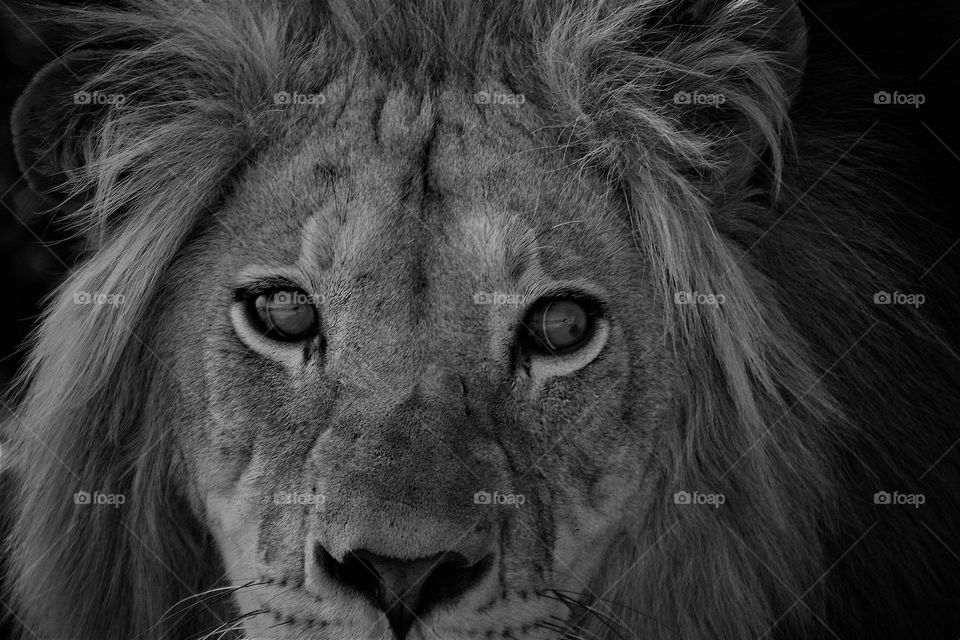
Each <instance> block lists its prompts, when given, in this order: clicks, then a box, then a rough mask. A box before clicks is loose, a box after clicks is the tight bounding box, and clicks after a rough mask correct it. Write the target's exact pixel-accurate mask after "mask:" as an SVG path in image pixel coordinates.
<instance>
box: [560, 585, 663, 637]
mask: <svg viewBox="0 0 960 640" xmlns="http://www.w3.org/2000/svg"><path fill="white" fill-rule="evenodd" d="M550 591H552V592H554V593H556V594H574V595H576V593H577V592H576V591H570V590H566V589H550ZM568 597H570V596H568ZM594 599H595V600H596V601H598V602H603V603H606V604H607V605H610V606H612V607H619V608H622V609H625V610H627V611H630V612H631V613H635V614H637V615H638V616H642V617H644V618H646V619H648V620H650V621H652V622H656V623H657V624H659V625H662V626H664V627H666V628H667V629H671V630H674V631H676V628H675V627H673V626H672V625H669V624H667V623H666V622H664V621H663V620H661V619H659V618H657V617H656V616H653V615H650V614H649V613H646V612H645V611H641V610H640V609H637V608H636V607H631V606H630V605H628V604H624V603H623V602H620V601H619V600H612V599H610V598H601V597H600V596H594ZM581 606H583V605H581Z"/></svg>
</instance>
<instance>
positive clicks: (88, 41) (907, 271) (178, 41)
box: [4, 0, 960, 640]
mask: <svg viewBox="0 0 960 640" xmlns="http://www.w3.org/2000/svg"><path fill="white" fill-rule="evenodd" d="M61 11H62V10H61ZM57 19H58V20H59V21H60V22H61V23H62V24H64V25H70V27H71V28H76V29H77V38H76V41H77V42H79V43H80V45H79V46H78V47H77V48H76V49H75V50H74V51H73V52H72V53H70V54H69V55H68V56H66V57H65V58H64V62H63V67H65V68H66V69H69V71H70V74H69V75H74V74H75V75H74V78H73V86H72V87H71V89H70V90H71V91H72V90H85V91H88V92H94V91H99V92H103V93H110V94H122V95H124V96H126V100H125V102H124V104H123V105H122V106H103V105H95V104H73V103H70V104H68V105H64V104H63V103H64V101H65V100H68V99H69V93H70V92H69V91H68V90H67V89H65V88H64V87H65V86H66V85H61V84H57V83H55V82H53V80H52V79H53V78H55V77H57V78H59V77H61V76H67V74H65V73H64V69H63V68H53V69H49V70H48V71H45V72H44V73H42V74H41V75H40V76H39V77H38V78H37V79H36V80H35V81H34V85H33V86H32V88H31V91H28V95H29V94H31V92H32V93H33V94H35V95H37V94H41V96H42V99H45V100H48V101H56V100H59V101H60V104H61V107H60V108H58V109H56V110H52V109H41V108H39V107H38V106H37V105H38V104H39V103H40V100H41V98H36V99H35V98H30V99H27V98H25V99H23V100H22V101H21V103H20V105H19V106H18V112H17V114H16V115H15V118H14V126H15V136H16V139H17V145H18V153H19V155H20V160H21V163H22V164H24V166H25V167H26V166H33V165H36V166H35V167H34V169H33V170H32V171H31V172H30V173H31V180H32V183H33V185H34V186H35V187H36V188H37V189H39V190H43V191H48V192H50V191H53V192H55V194H56V195H55V197H56V198H58V205H60V208H61V209H62V215H63V216H64V218H65V219H67V220H69V221H71V222H72V223H73V224H75V225H76V226H77V228H78V229H79V230H81V231H82V233H83V234H84V237H85V238H87V242H88V250H87V251H86V252H85V254H84V255H83V257H82V259H81V261H80V262H79V263H78V265H77V266H76V268H75V269H73V270H72V272H71V273H70V275H69V277H68V278H67V279H66V280H65V282H63V284H62V285H61V286H60V287H59V288H58V290H57V291H56V293H55V294H54V295H53V296H52V297H51V299H50V300H49V306H48V309H47V311H46V312H45V314H44V315H43V317H42V321H41V322H40V324H39V327H38V329H37V332H36V334H35V336H34V338H33V341H32V343H31V351H30V356H29V362H28V365H27V366H26V368H25V371H24V372H23V374H22V377H21V384H20V386H19V388H18V390H17V394H18V395H17V398H16V402H17V406H16V408H15V410H14V411H13V417H12V419H11V420H10V423H9V424H8V426H7V431H8V433H9V443H8V446H7V447H5V449H6V451H5V454H6V455H5V457H4V465H5V468H4V473H5V475H6V478H5V483H7V484H8V485H9V487H10V488H11V491H9V492H8V498H7V503H8V504H7V506H6V509H7V511H8V514H9V525H10V526H9V531H8V532H7V539H6V547H5V554H6V561H7V563H8V567H7V569H8V575H7V576H6V580H5V589H6V593H7V595H8V598H5V600H9V602H10V607H9V610H10V611H11V612H12V614H13V616H14V617H15V618H14V619H15V622H16V623H17V624H21V625H22V626H23V629H24V632H23V633H24V637H32V636H30V635H29V633H28V632H27V631H26V630H27V629H33V628H36V629H38V630H42V633H40V635H41V637H71V638H76V639H77V640H80V639H83V640H121V639H124V640H128V639H131V638H187V637H194V636H195V635H197V634H203V633H209V632H211V631H213V630H215V629H217V628H221V629H225V628H226V627H225V626H223V627H222V626H221V625H223V624H224V623H225V622H227V621H230V620H231V619H232V616H234V615H235V614H234V613H233V612H232V610H231V604H230V597H229V595H230V593H231V589H232V588H234V586H231V585H227V584H225V583H224V582H223V578H222V573H223V571H222V567H221V566H220V560H219V558H218V555H217V551H216V546H215V545H214V544H213V541H212V538H211V535H210V533H209V532H207V531H206V530H205V529H204V527H203V526H202V524H201V523H199V522H198V521H197V520H196V519H195V518H194V517H193V516H192V515H191V509H190V505H189V504H188V503H187V501H186V499H185V498H184V497H183V496H182V495H181V493H180V492H179V491H178V490H177V488H176V487H177V482H176V481H175V476H176V474H177V472H178V470H179V469H181V465H180V462H179V454H178V452H177V450H176V447H175V443H174V441H173V439H172V437H171V432H172V429H171V428H170V424H172V423H173V422H174V421H176V419H177V411H176V406H177V404H178V402H182V401H184V400H183V399H182V398H181V397H180V394H181V389H179V388H178V386H177V384H176V381H175V379H174V378H173V377H172V376H171V375H170V371H169V370H168V369H167V368H166V365H165V364H164V361H165V356H166V355H167V354H164V353H156V352H155V351H154V348H153V346H152V344H151V342H152V341H151V335H152V332H151V327H153V326H154V321H155V318H156V317H157V316H158V313H159V310H160V309H162V306H163V304H164V303H163V301H164V298H165V296H171V295H176V287H177V286H178V285H175V284H172V283H169V282H166V281H165V280H164V273H165V271H166V270H167V269H168V267H169V266H170V265H171V263H172V262H173V261H175V260H176V258H177V256H178V254H179V253H180V252H181V251H182V250H184V247H185V246H186V245H187V243H188V242H189V239H190V237H191V235H192V234H193V233H194V232H195V231H196V230H197V229H198V228H199V227H200V226H201V225H204V224H216V215H217V214H216V211H217V206H218V203H219V202H220V201H222V199H223V198H224V197H225V195H226V194H227V193H229V192H230V190H231V189H232V188H233V185H234V184H235V183H236V181H237V180H242V179H243V169H244V167H245V166H246V165H247V164H249V163H250V162H252V161H253V159H254V158H256V154H257V152H258V149H259V148H260V147H261V145H262V143H264V141H265V140H267V139H268V137H269V136H270V135H271V133H272V131H273V129H272V128H271V127H272V125H271V122H272V121H271V118H272V116H273V110H274V109H275V105H274V103H273V96H274V94H275V93H276V92H278V91H282V90H284V89H285V88H287V87H301V88H302V90H303V91H304V92H309V91H316V92H320V91H322V89H323V87H324V86H325V85H326V84H327V83H328V82H330V81H331V80H332V79H334V78H336V77H342V76H344V75H346V76H347V77H350V76H351V75H354V76H356V75H357V74H381V75H382V76H384V77H387V78H392V79H394V80H395V81H396V82H404V83H410V84H412V85H415V86H420V87H431V86H440V85H443V84H451V85H457V86H462V87H463V88H464V90H466V91H470V92H473V91H476V90H477V87H479V86H480V85H481V83H482V81H484V80H485V79H487V78H496V79H498V80H499V81H501V82H503V83H505V84H506V85H507V86H509V87H511V88H512V89H513V90H514V91H515V92H516V93H518V94H523V95H525V96H527V99H528V100H529V101H530V102H531V103H532V104H534V105H536V106H537V107H538V108H540V109H542V110H543V111H544V112H545V113H548V114H550V118H551V122H554V123H555V126H553V127H550V128H548V129H546V130H545V131H543V132H542V135H543V136H544V137H545V139H547V140H549V142H550V144H552V145H554V146H555V148H556V151H557V153H559V154H563V156H564V157H566V158H568V159H569V162H570V163H571V164H573V165H574V166H577V167H579V169H580V170H581V171H584V172H592V173H593V174H594V175H597V176H601V177H602V179H603V180H604V181H606V182H607V183H608V184H610V185H613V186H615V187H616V189H617V192H618V193H620V194H622V200H623V203H624V206H625V207H626V208H627V209H628V210H630V211H631V212H632V213H633V223H634V227H635V234H636V245H637V250H638V251H640V252H642V253H643V254H645V256H646V257H647V259H648V260H649V263H650V265H651V269H652V272H651V273H652V274H653V278H654V279H655V281H656V284H657V291H658V298H657V300H655V301H654V303H655V304H657V305H659V307H658V308H660V309H662V314H663V316H664V319H665V323H666V324H665V326H667V327H669V330H668V331H667V333H666V335H665V336H664V337H663V340H664V341H665V343H666V344H667V345H668V347H669V349H671V350H672V351H673V353H675V354H676V356H677V360H678V362H680V363H682V366H683V369H682V371H681V372H680V378H681V379H682V383H681V384H680V388H679V389H678V390H677V396H676V398H675V399H674V402H675V405H676V406H675V415H676V416H677V419H676V428H675V430H674V431H672V432H670V433H664V434H662V435H661V436H660V437H662V438H664V439H665V441H666V442H667V445H666V450H667V451H668V452H669V457H668V458H666V459H664V460H662V463H663V467H664V468H663V469H662V472H661V473H660V474H659V476H658V477H657V478H656V483H657V484H656V488H655V492H656V494H657V495H659V496H662V499H661V500H660V502H659V506H658V507H657V508H655V509H652V510H651V511H650V512H648V513H644V514H642V517H641V518H640V521H641V522H642V526H641V527H640V529H639V530H638V531H636V532H635V535H634V537H632V538H631V539H626V540H622V541H620V542H619V543H618V545H617V546H616V548H614V549H612V550H611V551H610V554H609V556H608V558H607V560H606V561H605V565H604V569H603V571H602V572H601V575H600V577H599V578H598V579H597V581H596V583H595V584H593V585H591V592H592V593H593V594H600V596H598V597H596V598H594V599H592V600H590V601H588V602H584V603H582V607H583V609H584V615H583V616H582V617H581V618H580V619H579V620H578V621H576V622H575V624H574V623H571V628H570V629H569V630H568V631H569V634H570V637H582V638H614V637H623V635H622V634H623V633H624V630H626V631H629V634H630V635H631V636H632V637H640V638H649V639H654V638H664V639H666V638H691V639H693V638H697V639H699V638H723V639H731V640H740V639H746V638H758V637H765V638H777V639H781V640H786V639H794V638H804V637H829V634H830V633H833V634H835V635H836V636H837V637H844V638H853V637H864V638H867V637H870V638H908V637H909V638H913V637H916V638H933V637H940V636H937V635H936V634H937V632H938V631H939V630H941V629H943V628H952V634H953V635H951V636H950V637H954V636H955V635H956V629H957V628H958V627H957V626H956V625H957V621H956V620H955V619H953V618H950V616H955V615H956V614H955V612H954V611H952V609H955V607H953V606H952V603H951V600H952V599H953V598H955V597H956V594H957V593H960V580H958V576H960V571H958V570H957V565H956V562H957V558H956V555H955V553H954V551H950V547H951V546H952V548H953V549H954V550H960V503H958V500H957V497H956V491H955V490H956V486H957V484H958V482H960V466H958V457H957V451H956V450H955V449H954V448H953V445H954V444H956V438H957V437H958V432H957V421H956V416H957V415H958V409H960V407H958V397H960V394H958V388H960V385H958V381H960V373H958V361H957V358H956V357H955V354H954V353H953V352H951V348H950V347H949V346H948V338H947V337H946V334H945V329H944V327H945V326H947V325H945V322H946V321H947V319H949V318H950V315H949V313H950V312H951V305H950V302H949V300H947V299H946V297H945V293H944V291H945V290H944V289H943V288H938V287H941V285H940V281H941V280H942V279H943V278H944V276H945V275H946V266H945V265H944V264H940V265H936V266H934V267H931V264H932V263H933V260H932V259H931V260H927V258H926V253H924V252H927V253H929V248H928V247H925V246H923V245H922V243H919V242H917V241H913V240H909V239H907V238H908V236H921V234H917V233H916V229H918V228H923V225H924V224H925V223H923V222H921V218H920V216H919V215H917V213H916V211H917V207H915V206H914V205H911V204H905V203H904V201H902V200H901V198H900V196H899V195H897V193H896V191H895V189H894V184H893V181H892V180H891V179H890V178H889V177H888V176H885V175H884V174H883V173H882V172H880V171H879V170H877V169H874V168H872V167H874V166H875V163H874V162H873V158H872V154H874V153H879V154H882V153H883V152H884V151H883V148H882V147H879V146H871V145H869V144H868V142H867V141H865V140H864V139H863V136H861V139H858V138H857V135H850V134H849V133H843V128H842V127H840V128H837V127H832V126H831V125H830V124H829V122H828V118H827V116H826V113H827V112H828V111H829V109H828V108H825V107H824V106H823V105H821V104H819V103H815V101H814V99H813V98H810V97H809V96H810V95H812V91H810V92H808V91H807V89H805V88H804V86H803V85H802V82H801V78H802V70H803V67H804V63H805V60H806V56H807V43H806V39H805V36H804V26H803V22H802V19H801V18H800V14H799V12H798V9H797V7H796V6H795V5H794V3H793V2H792V1H790V0H775V1H768V2H761V1H759V0H726V1H721V0H715V1H709V2H677V1H675V0H634V1H631V2H626V1H624V2H601V1H599V0H589V1H585V2H574V1H572V0H551V1H547V2H537V3H535V2H532V1H528V0H516V1H515V2H503V1H500V0H498V1H494V2H486V1H475V0H419V1H418V2H415V3H397V4H394V3H393V2H391V0H365V1H363V2H355V1H352V0H317V1H316V2H306V1H303V0H284V1H280V0H270V1H265V2H259V1H254V0H238V1H236V2H231V3H220V2H212V1H211V2H207V1H204V2H196V1H194V0H129V1H128V2H127V3H126V4H124V5H123V6H122V7H119V8H99V9H89V8H88V9H85V10H84V11H82V12H68V14H67V15H66V16H64V15H60V16H59V17H58V18H57ZM54 67H57V63H54ZM68 79H69V78H68ZM77 80H79V81H81V83H80V84H78V83H77ZM680 91H683V92H687V93H688V94H698V95H721V96H724V99H725V100H724V103H723V104H721V105H719V106H709V107H707V106H700V107H697V108H690V106H688V105H681V104H678V101H677V100H676V96H677V94H678V92H680ZM64 96H66V98H65V97H64ZM44 132H46V133H44ZM51 132H54V133H55V134H56V135H50V133H51ZM868 149H873V151H870V150H868ZM640 202H642V203H643V205H644V206H643V207H642V212H643V213H642V215H641V213H640V211H641V208H640V207H639V206H637V204H638V203H640ZM912 210H913V211H914V212H911V211H912ZM926 235H927V236H929V232H928V233H927V234H926ZM935 257H936V256H934V258H935ZM928 267H929V268H928ZM179 286H182V285H179ZM84 291H87V292H89V291H123V292H129V294H128V295H127V296H126V300H125V301H124V304H122V305H119V306H115V307H111V306H109V305H77V304H74V296H75V294H77V293H78V292H84ZM882 291H911V292H918V293H919V292H922V293H925V294H926V296H927V300H928V303H927V304H926V305H925V306H924V308H923V309H922V313H921V311H920V310H917V309H915V308H913V307H908V306H897V305H877V304H875V303H874V296H875V294H877V292H882ZM678 292H723V293H724V295H725V303H724V304H722V305H715V306H704V305H678V304H675V303H674V301H675V296H676V295H677V294H678ZM179 481H182V480H179ZM91 488H99V489H100V490H101V491H104V492H109V493H114V494H123V495H125V496H127V501H126V504H125V505H124V508H123V509H86V510H84V509H77V508H75V504H74V501H73V500H72V499H71V497H72V496H73V495H74V494H76V493H79V492H82V491H89V490H91ZM695 490H699V491H709V492H713V493H722V494H725V495H727V496H730V499H729V501H728V504H727V505H725V508H724V509H722V510H712V509H676V508H674V505H673V504H672V498H673V496H674V494H675V493H677V492H682V491H695ZM894 490H897V491H900V492H907V493H923V494H924V495H925V496H926V507H925V508H924V509H922V510H915V509H909V508H895V507H885V506H883V505H877V504H874V494H875V493H876V492H879V491H894ZM197 594H204V595H203V596H202V597H198V596H197ZM612 621H616V622H615V623H614V622H612ZM949 625H953V626H952V627H951V626H949ZM561 631H562V630H558V634H559V633H560V632H561ZM578 634H579V635H578Z"/></svg>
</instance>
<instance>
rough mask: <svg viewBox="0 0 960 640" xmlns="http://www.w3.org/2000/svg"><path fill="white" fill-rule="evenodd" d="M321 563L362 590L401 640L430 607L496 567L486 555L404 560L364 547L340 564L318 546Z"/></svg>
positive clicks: (330, 573)
mask: <svg viewBox="0 0 960 640" xmlns="http://www.w3.org/2000/svg"><path fill="white" fill-rule="evenodd" d="M317 562H318V564H320V565H321V568H322V570H323V571H324V573H326V574H327V576H328V577H330V578H331V579H333V580H334V581H336V582H339V583H340V584H343V585H345V586H348V587H350V588H352V589H354V590H356V591H359V592H360V593H361V594H363V595H364V596H366V597H367V598H368V599H369V600H370V601H371V602H372V603H373V604H374V605H375V606H377V607H379V608H380V609H382V610H383V611H384V613H386V615H387V620H388V621H389V622H390V627H391V629H393V632H394V633H395V634H396V636H397V638H399V639H401V640H402V639H403V638H405V637H406V635H407V632H408V631H409V630H410V627H411V626H412V625H413V623H414V622H415V621H416V620H417V619H419V616H421V615H423V614H424V613H425V612H426V611H427V610H428V609H429V608H431V607H432V606H435V605H436V604H438V603H440V602H442V601H448V600H454V599H456V598H457V597H459V596H461V595H463V594H464V593H465V592H466V591H467V590H469V589H470V588H471V587H472V586H474V585H476V584H477V583H478V582H479V581H480V580H481V579H482V578H483V576H484V575H485V574H486V573H487V571H488V570H489V569H490V567H491V566H492V564H493V558H492V556H486V557H484V558H482V559H481V560H479V561H478V562H475V563H473V564H470V563H469V562H468V561H467V559H466V557H465V556H464V555H463V554H461V553H458V552H456V551H449V552H446V553H438V554H436V555H433V556H430V557H427V558H419V559H415V560H402V559H399V558H390V557H387V556H382V555H379V554H376V553H373V552H371V551H368V550H366V549H360V550H357V551H351V552H349V553H347V554H346V555H345V556H344V559H343V561H342V562H338V561H337V560H336V559H334V558H333V556H331V555H330V554H329V553H327V551H326V549H324V548H323V547H321V546H318V549H317Z"/></svg>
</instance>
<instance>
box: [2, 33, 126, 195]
mask: <svg viewBox="0 0 960 640" xmlns="http://www.w3.org/2000/svg"><path fill="white" fill-rule="evenodd" d="M110 58H111V53H110V52H108V51H105V50H78V51H74V52H72V53H69V54H67V55H65V56H63V57H61V58H58V59H56V60H54V61H53V62H50V63H49V64H47V65H46V66H44V67H43V68H42V69H41V70H40V71H39V72H37V74H36V75H35V76H34V77H33V80H31V82H30V84H29V85H27V88H26V89H25V90H24V92H23V93H22V94H21V95H20V98H19V99H18V100H17V103H16V105H15V106H14V109H13V113H12V116H11V131H12V133H13V147H14V152H15V154H16V157H17V162H18V163H19V165H20V170H21V171H22V173H23V175H24V178H25V179H26V181H27V184H29V185H30V187H31V188H32V189H33V190H34V191H36V192H37V193H39V194H40V195H43V196H44V197H47V198H49V199H51V200H55V201H62V200H63V199H64V198H65V197H67V196H68V194H69V193H70V186H71V184H72V183H73V180H71V178H72V177H73V176H74V175H75V174H76V173H77V172H78V171H79V170H81V169H82V168H83V166H84V165H85V164H86V155H87V154H86V152H85V147H86V146H87V145H88V144H89V141H90V137H89V134H90V133H91V131H92V130H93V129H94V127H95V126H96V124H97V123H98V122H99V121H101V120H102V119H103V117H104V115H105V113H106V112H107V110H108V109H110V108H113V107H115V106H118V105H119V104H120V103H122V99H121V100H118V99H115V98H112V97H111V96H113V95H114V94H109V93H107V92H98V91H88V90H87V89H88V88H89V87H88V83H89V81H90V80H91V79H92V78H94V77H95V76H96V75H97V74H98V73H99V72H100V71H101V70H102V69H103V68H104V67H105V66H106V64H107V62H108V61H109V60H110ZM117 95H119V94H117Z"/></svg>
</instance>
